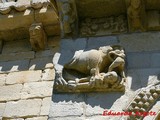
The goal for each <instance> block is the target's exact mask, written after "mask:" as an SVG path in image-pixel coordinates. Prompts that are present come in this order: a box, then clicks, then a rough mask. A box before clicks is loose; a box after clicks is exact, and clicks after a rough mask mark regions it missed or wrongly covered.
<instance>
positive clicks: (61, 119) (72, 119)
mask: <svg viewBox="0 0 160 120" xmlns="http://www.w3.org/2000/svg"><path fill="white" fill-rule="evenodd" d="M48 120H88V119H86V118H85V117H75V116H71V117H58V118H49V119H48ZM98 120H99V119H98Z"/></svg>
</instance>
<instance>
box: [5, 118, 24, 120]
mask: <svg viewBox="0 0 160 120" xmlns="http://www.w3.org/2000/svg"><path fill="white" fill-rule="evenodd" d="M7 120H24V119H23V118H15V119H12V118H11V119H10V118H7Z"/></svg>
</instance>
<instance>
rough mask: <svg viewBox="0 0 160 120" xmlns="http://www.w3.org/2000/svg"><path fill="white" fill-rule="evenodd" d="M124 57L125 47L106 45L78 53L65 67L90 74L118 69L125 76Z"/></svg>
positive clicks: (120, 74) (119, 73)
mask: <svg viewBox="0 0 160 120" xmlns="http://www.w3.org/2000/svg"><path fill="white" fill-rule="evenodd" d="M124 59H125V54H124V49H123V48H122V47H121V46H118V45H113V46H104V47H100V48H99V49H98V50H96V49H92V50H89V51H84V52H79V53H76V54H75V56H74V57H73V58H72V60H71V61H70V62H69V63H67V64H65V65H64V69H66V70H75V71H78V72H80V73H83V74H86V75H88V76H96V75H99V74H100V73H102V72H103V73H107V72H111V71H116V72H117V74H118V75H119V76H121V77H122V78H124V77H125V75H124V64H125V60H124Z"/></svg>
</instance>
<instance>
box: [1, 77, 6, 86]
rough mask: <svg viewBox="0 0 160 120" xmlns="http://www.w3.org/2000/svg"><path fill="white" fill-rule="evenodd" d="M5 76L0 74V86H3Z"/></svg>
mask: <svg viewBox="0 0 160 120" xmlns="http://www.w3.org/2000/svg"><path fill="white" fill-rule="evenodd" d="M6 76H7V74H0V86H3V85H5V81H6Z"/></svg>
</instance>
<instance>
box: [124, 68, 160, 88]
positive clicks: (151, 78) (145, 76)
mask: <svg viewBox="0 0 160 120" xmlns="http://www.w3.org/2000/svg"><path fill="white" fill-rule="evenodd" d="M159 73H160V69H159V68H148V69H129V70H128V73H127V76H129V77H130V80H131V81H132V84H131V89H132V90H137V89H139V88H142V87H146V86H148V85H151V84H154V83H156V82H158V81H159V80H158V75H159Z"/></svg>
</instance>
